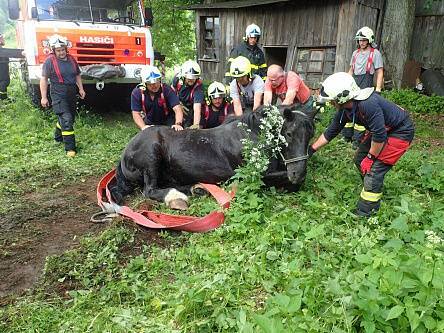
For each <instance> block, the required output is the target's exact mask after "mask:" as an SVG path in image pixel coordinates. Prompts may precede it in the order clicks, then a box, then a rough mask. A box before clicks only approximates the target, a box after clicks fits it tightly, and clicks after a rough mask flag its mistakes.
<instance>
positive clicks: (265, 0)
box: [181, 0, 290, 10]
mask: <svg viewBox="0 0 444 333" xmlns="http://www.w3.org/2000/svg"><path fill="white" fill-rule="evenodd" d="M288 1H290V0H240V1H226V2H216V3H208V4H198V5H191V6H187V7H181V9H191V10H196V9H219V8H226V9H235V8H244V7H254V6H262V5H269V4H272V3H278V2H288Z"/></svg>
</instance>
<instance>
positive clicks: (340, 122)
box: [309, 73, 414, 216]
mask: <svg viewBox="0 0 444 333" xmlns="http://www.w3.org/2000/svg"><path fill="white" fill-rule="evenodd" d="M321 96H322V97H323V98H324V99H327V100H330V101H332V103H333V105H334V106H335V107H336V109H337V110H338V111H337V112H336V114H335V116H334V118H333V120H332V122H331V124H330V125H329V127H328V128H327V129H326V130H325V132H324V133H323V134H322V135H321V136H320V137H319V138H318V139H317V140H316V142H315V143H314V144H313V145H312V146H310V147H309V155H310V156H311V155H313V153H314V152H316V151H317V150H319V148H321V147H322V146H324V145H326V144H327V143H329V142H330V141H331V140H332V139H333V138H334V137H336V136H337V135H338V134H339V133H340V132H341V130H342V129H343V128H344V126H345V124H346V123H349V122H352V123H353V124H354V125H355V124H356V125H360V126H363V127H365V129H366V132H365V135H364V137H363V138H362V140H361V142H360V144H359V147H358V150H357V151H356V154H355V164H356V166H357V167H358V169H359V170H360V171H361V173H362V175H363V178H364V188H363V189H362V191H361V197H360V199H359V201H358V205H357V210H356V214H357V215H359V216H370V215H371V214H372V213H375V212H377V211H378V210H379V207H380V201H381V197H382V187H383V182H384V176H385V174H386V173H387V172H388V171H389V170H390V169H391V168H392V166H393V165H395V164H396V162H397V161H398V160H399V158H400V157H401V156H402V155H403V154H404V153H405V152H406V151H407V149H408V148H409V146H410V143H411V142H412V140H413V136H414V126H413V123H412V121H411V120H410V117H409V115H408V113H407V112H405V111H404V110H403V109H402V108H400V107H399V106H397V105H396V104H394V103H392V102H389V101H387V100H386V99H384V98H383V97H381V96H380V95H378V94H376V93H375V92H374V88H365V89H360V88H359V87H358V85H357V84H356V82H355V80H354V79H353V77H352V76H351V75H349V74H347V73H335V74H333V75H331V76H329V77H328V78H327V79H326V80H325V81H324V83H323V84H322V88H321Z"/></svg>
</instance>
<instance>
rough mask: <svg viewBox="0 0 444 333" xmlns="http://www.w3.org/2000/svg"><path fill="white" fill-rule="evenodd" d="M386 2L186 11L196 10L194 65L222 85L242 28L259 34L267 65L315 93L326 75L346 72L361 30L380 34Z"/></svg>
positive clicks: (293, 0) (319, 1) (267, 3)
mask: <svg viewBox="0 0 444 333" xmlns="http://www.w3.org/2000/svg"><path fill="white" fill-rule="evenodd" d="M383 6H384V0H358V1H356V0H346V1H341V0H312V1H301V0H253V1H252V0H244V1H228V2H220V3H204V4H201V5H194V6H190V7H189V9H193V10H195V11H196V39H197V53H198V61H199V64H200V65H201V67H202V71H203V73H204V78H205V79H209V80H221V79H222V78H223V76H224V74H225V71H226V66H227V65H226V61H227V59H228V57H229V53H230V50H231V49H232V48H233V47H234V46H235V45H237V44H238V43H240V42H242V37H243V36H244V35H245V28H246V26H247V25H248V24H251V23H256V24H257V25H259V26H260V27H261V29H262V36H261V38H260V41H259V43H260V44H261V46H262V48H263V49H264V52H265V56H266V60H267V64H268V65H270V64H273V63H275V64H280V65H282V66H283V67H284V68H285V69H286V70H295V71H296V72H298V73H299V74H300V75H301V76H302V77H303V79H304V80H305V81H306V82H307V83H308V85H309V86H310V87H311V88H313V89H316V88H317V87H318V86H319V83H320V82H322V80H323V79H325V77H326V76H328V75H330V74H332V73H334V72H335V71H346V70H348V68H349V62H350V58H351V54H352V52H353V49H354V48H355V47H356V42H355V41H354V39H353V37H354V35H355V33H356V31H357V30H358V29H359V28H360V27H362V26H365V25H367V26H369V27H371V28H372V29H374V31H375V34H376V36H377V39H378V36H380V35H381V29H382V24H381V23H382V16H383V15H382V13H383V10H384V8H383Z"/></svg>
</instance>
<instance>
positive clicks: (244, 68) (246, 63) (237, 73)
mask: <svg viewBox="0 0 444 333" xmlns="http://www.w3.org/2000/svg"><path fill="white" fill-rule="evenodd" d="M250 73H251V63H250V60H248V58H245V57H243V56H239V57H237V58H235V59H234V60H233V61H232V62H231V65H230V76H232V77H242V76H245V75H250Z"/></svg>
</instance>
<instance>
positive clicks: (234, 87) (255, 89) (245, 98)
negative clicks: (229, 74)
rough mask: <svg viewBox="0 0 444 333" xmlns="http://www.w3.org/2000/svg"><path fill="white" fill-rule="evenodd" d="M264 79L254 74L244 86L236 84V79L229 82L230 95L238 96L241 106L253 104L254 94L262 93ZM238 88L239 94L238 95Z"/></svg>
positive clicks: (232, 96)
mask: <svg viewBox="0 0 444 333" xmlns="http://www.w3.org/2000/svg"><path fill="white" fill-rule="evenodd" d="M264 86H265V83H264V81H263V80H262V79H261V78H260V77H259V76H258V75H254V77H253V80H251V81H250V82H249V83H248V84H247V85H246V86H243V85H241V84H237V82H236V79H234V80H233V81H231V83H230V97H231V98H233V99H234V98H239V99H240V101H241V104H242V108H245V107H246V106H253V104H254V94H255V93H264ZM239 90H240V95H241V96H240V95H239Z"/></svg>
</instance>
